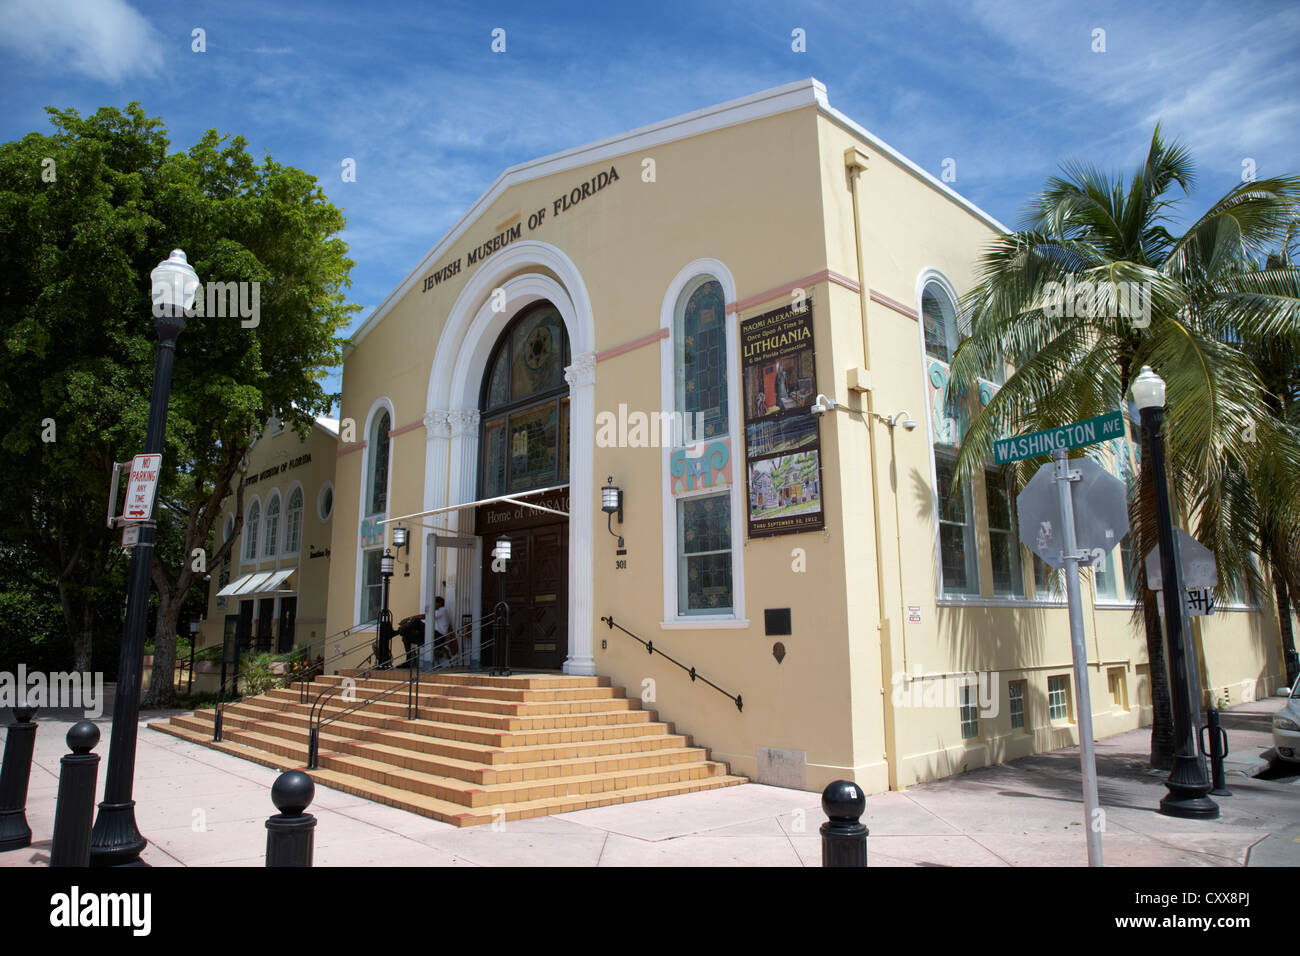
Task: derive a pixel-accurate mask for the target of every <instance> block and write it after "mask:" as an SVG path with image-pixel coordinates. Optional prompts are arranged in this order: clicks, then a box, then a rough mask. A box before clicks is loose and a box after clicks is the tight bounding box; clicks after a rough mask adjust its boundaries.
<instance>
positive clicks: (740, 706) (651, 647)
mask: <svg viewBox="0 0 1300 956" xmlns="http://www.w3.org/2000/svg"><path fill="white" fill-rule="evenodd" d="M601 621H602V622H604V623H605V624H607V625H609V627H610V628H611V629H612V628H618V629H619V630H620V631H622V632H623V633H624V634H626V635H627V636H628V637H630V638H632V640H634V641H637V642H639V643H641V644H643V645H644V646H645V649H646V650H647V651H649V652H650V654H651V655H654V654H658V655H659V656H660V657H662V658H664V659H665V660H668V661H671V662H672V663H674V664H676V665H677V666H678V667H680V668H681V669H682V670H684V671H686V673H687V674H689V675H690V676H691V680H692V681H695V680H702V681H704V683H706V684H708V685H709V686H710V687H712V688H713V689H714V690H716V691H717V692H718V693H719V694H721V695H722V696H723V697H726V698H728V699H730V700H731V701H732V702H733V703H734V704H735V705H736V710H740V711H743V710H744V709H745V704H744V701H743V700H742V698H741V696H740V695H739V694H728V693H727V692H726V691H725V690H723V689H722V688H721V687H719V686H718V685H717V684H715V683H713V681H711V680H709V679H708V678H707V677H705V676H704V675H702V674H699V673H697V672H696V670H695V668H694V667H687V666H686V665H685V664H683V663H682V662H681V661H679V660H677V659H676V658H674V657H673V656H671V655H670V654H665V653H664V652H663V651H661V650H659V648H657V647H655V643H654V641H644V640H642V639H641V638H639V637H637V636H636V635H635V634H633V633H632V632H631V631H629V630H628V629H627V628H625V627H623V625H621V624H615V623H614V615H612V614H610V615H609V616H608V617H602V618H601Z"/></svg>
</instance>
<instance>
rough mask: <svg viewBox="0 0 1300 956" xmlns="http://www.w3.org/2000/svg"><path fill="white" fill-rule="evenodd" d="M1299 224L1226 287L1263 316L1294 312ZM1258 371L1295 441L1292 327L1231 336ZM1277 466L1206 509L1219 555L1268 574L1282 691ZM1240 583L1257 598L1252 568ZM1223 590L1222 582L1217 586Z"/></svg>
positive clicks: (1284, 606) (1294, 536)
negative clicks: (1230, 553) (1229, 553)
mask: <svg viewBox="0 0 1300 956" xmlns="http://www.w3.org/2000/svg"><path fill="white" fill-rule="evenodd" d="M1298 229H1300V220H1298V221H1297V222H1294V223H1293V224H1292V227H1291V229H1290V230H1288V234H1287V237H1286V241H1285V242H1284V243H1283V244H1282V248H1281V249H1280V250H1279V251H1277V252H1274V253H1271V254H1270V255H1269V256H1268V257H1267V259H1266V260H1265V261H1264V262H1263V264H1262V265H1258V266H1257V265H1256V264H1254V263H1250V262H1247V263H1245V264H1244V268H1243V269H1242V271H1241V273H1240V274H1238V275H1234V276H1231V277H1228V278H1227V279H1225V280H1224V283H1225V285H1226V286H1230V287H1231V288H1232V290H1233V291H1234V292H1236V293H1239V294H1248V295H1253V296H1254V297H1255V298H1254V300H1253V301H1254V304H1255V305H1256V307H1257V308H1258V310H1259V311H1260V312H1261V313H1263V314H1265V315H1267V314H1271V313H1274V312H1278V311H1283V312H1287V311H1289V312H1290V313H1292V314H1294V313H1295V312H1297V311H1298V310H1300V269H1298V268H1297V267H1296V263H1295V258H1294V255H1293V253H1292V246H1293V245H1294V242H1295V238H1296V232H1297V230H1298ZM1235 337H1236V338H1237V339H1238V340H1239V341H1240V344H1241V348H1242V349H1243V351H1245V352H1247V353H1248V354H1249V355H1250V356H1251V359H1252V360H1253V361H1254V363H1255V366H1256V368H1257V369H1258V370H1259V373H1260V377H1261V379H1262V380H1263V382H1264V386H1265V390H1266V400H1267V402H1268V406H1269V412H1270V414H1272V415H1273V417H1274V419H1275V420H1276V422H1277V425H1278V427H1279V428H1281V429H1284V430H1286V431H1288V432H1289V433H1290V434H1291V435H1292V436H1300V335H1297V334H1296V332H1295V329H1294V328H1286V327H1285V326H1283V327H1280V328H1270V329H1268V330H1267V332H1266V334H1264V335H1262V336H1256V335H1252V334H1250V332H1249V331H1246V332H1243V333H1239V334H1237V335H1236V336H1235ZM1278 465H1279V463H1277V462H1275V461H1272V460H1266V461H1264V462H1261V463H1260V466H1259V467H1258V468H1257V469H1256V471H1255V472H1254V473H1253V474H1249V475H1242V474H1237V475H1233V476H1231V478H1230V480H1228V481H1227V482H1225V486H1224V487H1223V488H1222V489H1221V492H1220V493H1216V494H1214V495H1213V497H1212V498H1211V499H1210V500H1209V501H1208V502H1207V504H1206V507H1207V508H1215V507H1217V508H1219V509H1220V511H1221V512H1222V516H1221V520H1220V521H1219V522H1217V524H1218V526H1219V527H1220V528H1222V531H1223V534H1222V537H1223V538H1224V541H1223V544H1222V545H1221V547H1222V548H1225V549H1226V548H1232V547H1236V548H1240V549H1242V550H1243V551H1245V552H1248V553H1253V554H1254V555H1255V556H1256V557H1258V559H1259V563H1260V564H1261V565H1263V566H1265V567H1267V568H1268V571H1269V578H1270V580H1271V582H1272V587H1273V595H1274V600H1275V602H1276V605H1277V616H1278V628H1279V637H1280V638H1281V644H1282V656H1283V660H1284V663H1285V665H1286V680H1287V684H1288V685H1291V684H1293V683H1294V682H1295V680H1296V677H1297V676H1298V675H1297V671H1298V670H1300V667H1298V664H1300V661H1297V657H1296V648H1295V635H1294V633H1293V631H1292V627H1291V607H1292V596H1293V595H1296V594H1300V517H1298V516H1297V511H1300V502H1298V501H1296V500H1295V499H1294V498H1288V497H1287V496H1286V493H1285V491H1281V492H1280V491H1279V488H1284V487H1285V482H1278V481H1276V480H1275V474H1274V472H1275V471H1276V470H1277V467H1278ZM1241 564H1242V566H1243V569H1244V571H1245V572H1246V573H1245V575H1244V577H1242V578H1236V577H1234V578H1233V579H1232V580H1231V582H1229V583H1230V584H1231V585H1232V587H1233V588H1234V589H1238V590H1242V589H1244V590H1247V591H1249V593H1250V594H1251V595H1258V594H1259V593H1260V590H1261V581H1260V580H1259V578H1260V575H1259V574H1258V569H1257V568H1256V566H1255V563H1254V562H1253V561H1250V560H1243V561H1242V562H1241ZM1220 583H1221V585H1222V584H1224V583H1225V582H1222V581H1221V582H1220Z"/></svg>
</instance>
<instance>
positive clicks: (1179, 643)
mask: <svg viewBox="0 0 1300 956" xmlns="http://www.w3.org/2000/svg"><path fill="white" fill-rule="evenodd" d="M1132 388H1133V401H1134V404H1136V405H1137V407H1138V410H1139V413H1140V414H1141V416H1142V428H1143V430H1144V431H1145V432H1146V437H1147V441H1148V442H1149V443H1150V447H1151V457H1150V461H1143V463H1142V467H1143V468H1148V467H1149V468H1151V469H1152V474H1151V481H1152V484H1153V485H1154V488H1155V503H1156V526H1157V532H1158V539H1157V540H1158V543H1159V547H1160V573H1161V576H1162V579H1163V581H1164V589H1163V591H1162V592H1161V595H1160V597H1161V600H1162V601H1164V608H1165V644H1166V651H1165V653H1166V657H1167V659H1168V661H1169V695H1170V697H1171V698H1172V700H1171V703H1172V705H1173V717H1174V763H1173V767H1172V768H1171V769H1170V771H1169V777H1168V778H1167V779H1166V780H1165V787H1166V788H1167V789H1168V791H1169V792H1168V793H1167V794H1165V796H1164V798H1163V799H1162V800H1161V801H1160V812H1161V813H1163V814H1164V815H1166V816H1171V817H1184V818H1190V819H1198V820H1213V819H1216V818H1217V817H1218V816H1219V805H1218V804H1217V803H1215V802H1214V801H1213V800H1211V799H1210V797H1209V793H1210V787H1211V783H1210V777H1209V774H1208V773H1207V772H1206V768H1205V760H1204V756H1203V755H1202V754H1201V751H1200V746H1199V742H1198V738H1199V737H1200V721H1199V720H1198V716H1199V714H1200V689H1199V687H1198V686H1197V682H1196V671H1195V668H1194V666H1193V663H1192V655H1191V653H1190V652H1189V649H1188V645H1187V629H1186V628H1185V627H1184V623H1183V610H1184V609H1183V593H1184V592H1183V576H1182V567H1181V564H1180V562H1179V560H1178V553H1177V551H1176V549H1175V545H1174V521H1173V510H1172V508H1171V507H1170V503H1169V480H1168V477H1167V476H1166V473H1165V446H1164V438H1163V437H1162V434H1161V429H1162V426H1163V425H1164V420H1165V382H1164V379H1162V378H1161V377H1160V376H1159V375H1157V374H1156V373H1155V372H1154V371H1153V370H1152V368H1151V366H1149V365H1144V366H1142V372H1141V373H1140V374H1139V375H1138V377H1137V378H1136V379H1134V380H1133V386H1132Z"/></svg>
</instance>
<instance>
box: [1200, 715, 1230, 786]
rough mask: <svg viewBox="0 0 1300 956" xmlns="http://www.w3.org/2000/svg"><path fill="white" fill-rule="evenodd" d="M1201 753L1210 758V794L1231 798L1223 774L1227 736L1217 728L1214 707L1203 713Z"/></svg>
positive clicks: (1217, 716)
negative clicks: (1207, 737) (1207, 742)
mask: <svg viewBox="0 0 1300 956" xmlns="http://www.w3.org/2000/svg"><path fill="white" fill-rule="evenodd" d="M1207 733H1208V734H1209V735H1210V740H1209V744H1210V745H1209V746H1208V747H1206V745H1205V743H1206V741H1205V735H1206V734H1207ZM1201 753H1203V754H1206V756H1208V757H1209V758H1210V782H1211V783H1212V784H1213V789H1211V790H1210V793H1212V794H1214V795H1215V796H1216V797H1230V796H1232V791H1231V790H1229V789H1228V780H1227V777H1226V776H1225V775H1224V772H1223V758H1224V757H1226V756H1228V734H1227V732H1226V731H1225V730H1224V729H1223V728H1222V727H1220V726H1219V711H1218V709H1217V708H1214V707H1211V708H1210V709H1209V710H1207V711H1206V712H1205V726H1204V727H1202V728H1201Z"/></svg>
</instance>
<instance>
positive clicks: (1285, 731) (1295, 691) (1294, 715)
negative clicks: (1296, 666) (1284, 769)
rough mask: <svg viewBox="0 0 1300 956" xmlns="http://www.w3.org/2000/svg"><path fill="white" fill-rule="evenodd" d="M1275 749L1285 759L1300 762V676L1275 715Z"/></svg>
mask: <svg viewBox="0 0 1300 956" xmlns="http://www.w3.org/2000/svg"><path fill="white" fill-rule="evenodd" d="M1273 749H1274V750H1276V751H1277V755H1278V756H1279V757H1281V758H1282V759H1283V760H1293V761H1296V762H1298V763H1300V678H1296V682H1295V684H1294V686H1292V688H1291V696H1290V697H1288V698H1287V701H1286V704H1285V706H1283V708H1282V709H1281V710H1279V711H1278V712H1277V713H1276V714H1274V715H1273Z"/></svg>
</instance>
